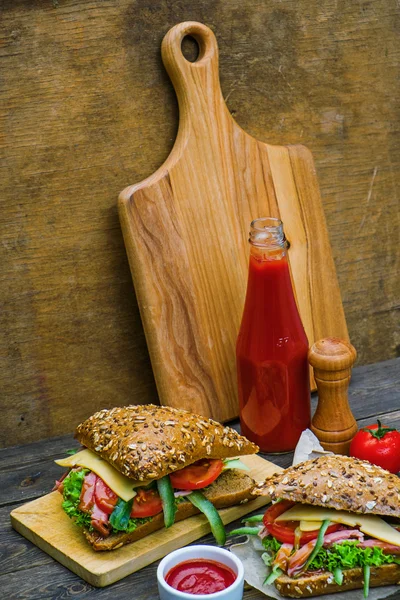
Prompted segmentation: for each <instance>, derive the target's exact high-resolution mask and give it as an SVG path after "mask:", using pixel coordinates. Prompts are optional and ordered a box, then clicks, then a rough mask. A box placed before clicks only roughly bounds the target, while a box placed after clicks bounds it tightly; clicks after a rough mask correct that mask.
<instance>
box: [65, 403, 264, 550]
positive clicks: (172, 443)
mask: <svg viewBox="0 0 400 600" xmlns="http://www.w3.org/2000/svg"><path fill="white" fill-rule="evenodd" d="M75 437H76V439H77V440H78V441H79V442H80V443H81V444H82V445H83V446H85V448H84V449H83V450H81V451H80V452H77V453H76V454H74V455H72V456H69V457H68V458H64V459H61V460H57V461H56V463H57V464H58V465H60V466H62V467H68V468H69V469H70V470H69V471H68V472H67V473H66V474H65V475H64V476H63V477H62V478H61V479H60V481H58V482H57V484H56V489H58V490H59V491H60V492H61V493H62V495H63V502H62V507H63V509H64V511H65V512H66V513H67V514H68V516H69V517H71V518H72V519H73V520H74V521H75V523H76V524H77V525H80V526H81V527H83V530H84V535H85V537H86V539H87V540H88V541H89V543H90V544H91V545H92V547H93V549H94V550H111V549H116V548H119V547H120V546H122V545H124V544H128V543H131V542H134V541H136V540H138V539H141V538H143V537H145V536H146V535H148V534H150V533H152V532H153V531H156V530H157V529H160V528H163V527H164V526H165V527H170V526H171V525H172V524H173V523H174V522H175V521H179V520H182V519H185V518H187V517H189V516H191V515H193V514H196V513H198V512H203V513H204V514H205V515H206V517H207V518H208V520H209V522H210V526H211V531H212V533H213V534H214V537H215V539H216V541H217V543H218V544H220V545H222V544H224V542H225V538H226V536H225V530H224V527H223V523H222V520H221V517H220V516H219V514H218V511H217V508H224V507H228V506H233V505H235V504H239V503H241V502H245V501H247V500H249V499H251V491H252V489H253V487H254V485H255V482H254V481H253V479H251V477H249V476H248V475H247V474H245V473H243V471H242V470H241V469H247V467H246V466H245V465H244V464H243V463H241V462H240V460H239V459H235V460H229V458H233V457H237V456H242V455H245V454H254V453H255V452H257V451H258V447H257V446H256V445H255V444H253V443H251V442H249V440H247V439H246V438H245V437H243V436H241V435H239V434H238V433H237V432H236V431H235V430H233V429H231V428H230V427H225V426H224V425H221V424H219V423H217V422H216V421H213V420H212V419H207V418H204V417H201V416H198V415H194V414H192V413H189V412H188V411H186V410H179V409H176V408H168V407H160V406H154V405H143V406H125V407H117V408H112V409H104V410H101V411H99V412H97V413H96V414H94V415H93V416H91V417H89V419H87V420H86V421H84V422H83V423H81V424H80V425H78V427H77V429H76V433H75Z"/></svg>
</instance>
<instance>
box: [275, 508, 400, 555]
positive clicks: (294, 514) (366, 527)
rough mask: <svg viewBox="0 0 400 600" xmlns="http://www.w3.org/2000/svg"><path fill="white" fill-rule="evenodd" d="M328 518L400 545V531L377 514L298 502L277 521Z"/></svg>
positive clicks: (320, 519)
mask: <svg viewBox="0 0 400 600" xmlns="http://www.w3.org/2000/svg"><path fill="white" fill-rule="evenodd" d="M326 519H328V520H329V521H331V522H332V523H341V524H342V525H349V526H350V527H359V528H360V531H362V532H363V533H366V534H367V535H370V536H371V537H374V538H376V539H377V540H381V541H382V542H387V543H388V544H394V545H395V546H400V531H397V529H395V528H394V527H392V526H391V525H389V523H386V521H384V520H383V519H381V518H380V517H378V516H377V515H359V514H356V513H350V512H347V511H345V510H335V509H333V508H322V507H320V506H309V505H306V504H296V505H295V506H293V507H292V508H290V509H289V510H287V511H286V512H284V513H282V514H281V515H279V517H277V518H276V521H325V520H326Z"/></svg>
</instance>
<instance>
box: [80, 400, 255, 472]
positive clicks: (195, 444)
mask: <svg viewBox="0 0 400 600" xmlns="http://www.w3.org/2000/svg"><path fill="white" fill-rule="evenodd" d="M75 437H76V439H77V440H78V441H79V442H80V443H81V444H83V445H84V446H86V447H87V448H89V449H90V450H93V451H94V452H96V453H97V454H98V455H99V456H101V457H102V458H104V459H105V460H106V461H107V462H109V463H110V464H111V465H113V466H114V467H115V468H116V469H118V471H120V472H121V473H123V474H124V475H127V476H128V477H131V478H132V479H136V480H139V481H144V480H148V479H159V478H160V477H163V476H164V475H167V474H168V473H172V472H173V471H177V470H178V469H182V468H183V467H185V466H186V465H190V464H191V463H193V462H195V461H196V460H200V459H202V458H228V457H232V456H239V455H244V454H254V453H255V452H257V451H258V447H257V446H256V445H255V444H253V443H252V442H250V441H249V440H248V439H246V438H245V437H244V436H242V435H239V434H238V433H237V432H236V431H235V430H234V429H231V428H230V427H224V425H221V424H220V423H217V422H216V421H213V420H211V419H207V418H205V417H200V416H198V415H194V414H192V413H190V412H188V411H186V410H180V409H176V408H168V407H166V406H154V405H153V404H146V405H140V406H124V407H117V408H112V409H104V410H101V411H99V412H97V413H95V414H94V415H93V416H91V417H89V419H87V420H86V421H84V422H83V423H81V424H80V425H78V427H77V429H76V432H75Z"/></svg>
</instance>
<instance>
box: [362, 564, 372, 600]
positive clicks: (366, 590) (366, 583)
mask: <svg viewBox="0 0 400 600" xmlns="http://www.w3.org/2000/svg"><path fill="white" fill-rule="evenodd" d="M363 571H364V598H368V594H369V579H370V576H371V567H370V566H369V565H364V567H363Z"/></svg>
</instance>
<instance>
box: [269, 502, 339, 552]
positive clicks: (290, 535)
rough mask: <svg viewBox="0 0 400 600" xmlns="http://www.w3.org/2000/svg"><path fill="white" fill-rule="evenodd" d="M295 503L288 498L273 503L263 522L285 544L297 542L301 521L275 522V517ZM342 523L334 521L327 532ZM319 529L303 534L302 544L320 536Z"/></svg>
mask: <svg viewBox="0 0 400 600" xmlns="http://www.w3.org/2000/svg"><path fill="white" fill-rule="evenodd" d="M294 505H295V502H289V501H288V500H281V501H280V502H277V503H276V504H272V505H271V506H270V507H269V508H268V509H267V511H266V513H265V515H264V518H263V523H264V525H265V528H266V529H267V531H268V533H270V534H271V535H273V536H274V538H276V539H277V540H278V541H279V542H282V543H283V544H293V545H294V543H295V529H297V527H298V526H299V521H279V522H278V523H276V522H275V519H276V518H277V517H279V515H281V514H282V513H284V512H286V511H287V510H289V508H292V506H294ZM340 527H341V525H339V524H337V523H334V524H333V525H329V527H328V529H327V530H326V534H325V535H327V534H328V533H333V532H334V531H337V530H338V529H340ZM318 533H319V529H315V530H314V531H306V532H303V533H302V534H301V537H300V546H303V545H304V544H307V543H308V542H310V541H311V540H315V538H316V537H318Z"/></svg>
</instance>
